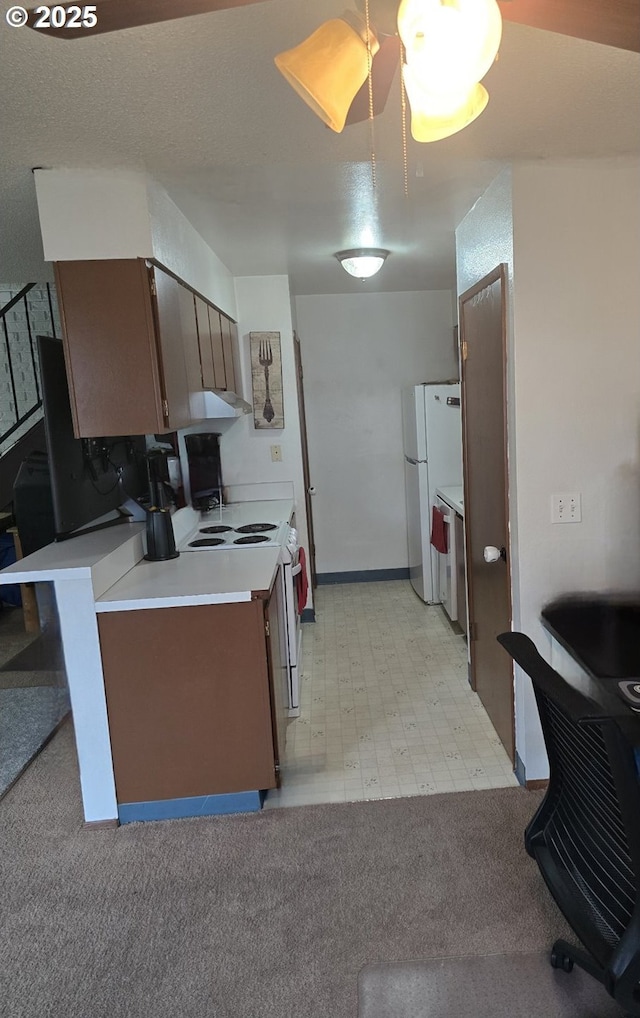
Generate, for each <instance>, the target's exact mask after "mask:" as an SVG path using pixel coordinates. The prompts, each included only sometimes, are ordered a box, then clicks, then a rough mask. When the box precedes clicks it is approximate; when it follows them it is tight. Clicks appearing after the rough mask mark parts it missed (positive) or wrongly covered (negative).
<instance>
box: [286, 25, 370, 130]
mask: <svg viewBox="0 0 640 1018" xmlns="http://www.w3.org/2000/svg"><path fill="white" fill-rule="evenodd" d="M370 48H371V56H372V57H373V56H374V55H375V54H376V53H377V52H378V50H379V48H380V44H379V42H378V40H377V38H376V37H375V35H373V33H372V34H371V35H370ZM275 65H276V67H277V68H278V70H279V71H280V73H281V74H282V75H283V77H284V78H286V80H287V81H288V82H289V84H290V85H291V87H292V88H293V89H294V90H295V91H296V92H297V93H298V95H299V96H300V98H301V99H303V100H304V102H305V103H306V104H307V106H309V107H310V108H311V109H312V110H313V112H314V113H315V114H316V116H318V117H320V119H321V120H322V121H323V122H324V123H325V124H326V125H327V127H330V128H331V130H332V131H336V133H338V134H339V133H340V132H341V131H342V130H343V128H344V125H345V121H346V119H347V114H348V112H349V108H350V106H351V103H352V102H353V99H354V96H355V95H356V93H357V92H358V91H359V90H360V88H361V87H362V85H363V84H364V82H365V81H366V78H367V75H368V72H369V56H368V49H367V43H366V39H363V37H362V35H361V34H360V33H358V32H357V31H356V29H355V28H354V27H353V26H352V25H350V24H349V23H348V22H347V21H345V20H344V19H343V18H332V19H330V20H329V21H325V22H324V23H323V24H322V25H320V27H319V28H317V29H316V30H315V32H312V34H311V35H310V36H309V37H308V38H307V39H305V40H304V41H303V42H301V43H300V44H299V45H298V46H295V47H294V48H293V49H290V50H286V51H285V52H283V53H279V54H278V55H277V56H276V57H275Z"/></svg>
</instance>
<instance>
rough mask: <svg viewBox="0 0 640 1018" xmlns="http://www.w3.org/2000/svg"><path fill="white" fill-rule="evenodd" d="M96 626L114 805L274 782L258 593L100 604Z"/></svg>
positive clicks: (261, 608) (219, 791)
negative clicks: (112, 607) (208, 600)
mask: <svg viewBox="0 0 640 1018" xmlns="http://www.w3.org/2000/svg"><path fill="white" fill-rule="evenodd" d="M238 554H243V553H242V552H238ZM98 629H99V633H100V647H101V651H102V665H103V671H104V682H105V691H106V697H107V708H108V712H109V736H110V739H111V748H112V754H113V767H114V774H115V781H116V794H117V799H118V802H119V803H127V802H148V801H154V800H157V799H174V798H175V799H180V798H187V797H189V796H200V795H219V794H224V793H228V792H243V791H251V790H254V789H263V788H273V787H274V786H275V784H276V778H275V764H274V752H273V733H272V726H271V711H270V698H269V678H268V671H267V660H266V652H265V632H264V611H263V604H262V602H261V601H245V602H242V603H239V604H216V605H193V606H191V607H187V608H150V609H146V610H144V611H123V612H105V613H103V614H100V615H98Z"/></svg>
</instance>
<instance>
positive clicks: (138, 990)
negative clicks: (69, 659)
mask: <svg viewBox="0 0 640 1018" xmlns="http://www.w3.org/2000/svg"><path fill="white" fill-rule="evenodd" d="M539 801H540V795H539V793H531V792H526V791H524V790H522V789H498V790H491V791H486V792H484V791H483V792H461V793H454V794H448V795H434V796H426V797H416V798H410V799H395V800H385V801H378V802H376V801H369V802H359V803H354V804H350V803H346V804H342V803H340V804H335V805H326V806H302V807H292V808H289V809H282V810H272V811H268V812H265V813H262V814H250V815H244V816H235V817H234V816H231V817H219V818H202V819H197V820H176V821H170V822H165V823H149V824H133V825H128V826H125V827H121V828H119V829H117V830H107V831H100V832H98V831H89V830H85V829H83V828H82V817H81V811H80V802H79V793H78V775H77V769H76V763H75V759H74V753H73V743H72V732H71V727H70V725H69V724H68V723H67V724H66V725H65V726H64V727H63V729H62V731H61V732H59V733H58V735H56V737H55V738H54V739H53V740H52V742H51V743H50V744H49V745H48V746H47V748H46V749H45V750H44V752H43V753H42V754H41V755H40V756H39V757H38V758H37V760H36V761H35V762H34V763H33V764H32V765H31V767H30V768H29V769H28V770H27V772H26V773H25V775H23V777H22V778H21V779H20V780H19V781H18V783H17V784H16V785H15V786H14V787H13V789H11V791H10V792H9V793H8V795H7V796H6V797H5V798H4V799H3V800H2V801H1V802H0V830H1V832H2V852H1V856H0V880H1V882H2V888H3V892H2V923H1V924H0V958H1V959H2V963H1V965H0V1002H1V1003H0V1011H1V1014H2V1018H36V1016H37V1018H49V1016H52V1018H103V1016H104V1018H143V1016H144V1018H276V1016H277V1018H312V1016H313V1018H354V1016H355V1015H356V1014H357V980H358V973H359V971H360V969H361V968H362V967H363V966H364V965H366V964H371V963H375V962H383V961H385V962H389V961H402V960H406V959H414V960H415V959H420V958H434V957H447V956H452V955H453V956H461V955H484V954H491V953H501V952H516V951H519V952H533V951H541V950H545V949H546V948H547V947H548V946H549V945H550V943H551V941H552V940H553V939H554V937H555V936H556V935H558V934H560V933H564V934H565V935H566V933H567V931H566V928H565V927H564V924H563V923H562V921H561V919H560V918H559V916H558V914H557V912H556V909H555V906H554V905H553V903H552V902H551V900H550V898H549V895H548V893H547V891H546V889H545V887H544V885H543V882H542V879H541V877H540V876H539V874H538V870H537V867H536V866H535V864H534V863H533V862H532V861H531V860H530V859H529V858H528V857H527V856H526V855H525V852H524V849H523V846H522V833H523V829H524V827H525V824H526V823H527V821H528V820H529V818H530V816H531V814H532V813H533V811H534V809H535V807H536V805H537V803H538V802H539ZM536 1013H537V1011H536V1007H535V1001H532V1010H531V1015H532V1016H533V1015H535V1014H536Z"/></svg>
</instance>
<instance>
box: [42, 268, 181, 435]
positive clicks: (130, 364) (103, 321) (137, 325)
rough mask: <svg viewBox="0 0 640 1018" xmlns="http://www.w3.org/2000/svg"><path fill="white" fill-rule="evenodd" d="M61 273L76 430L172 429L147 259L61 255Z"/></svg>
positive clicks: (99, 432)
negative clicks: (64, 259) (75, 258)
mask: <svg viewBox="0 0 640 1018" xmlns="http://www.w3.org/2000/svg"><path fill="white" fill-rule="evenodd" d="M55 276H56V286H57V290H58V300H59V303H60V313H61V318H62V328H63V342H64V353H65V361H66V367H67V376H68V380H69V393H70V396H71V413H72V416H73V426H74V431H75V434H76V435H77V436H78V437H80V438H97V437H101V436H103V435H144V434H150V433H154V432H156V431H158V432H159V431H163V430H167V424H166V417H165V416H164V413H163V399H164V398H165V397H164V394H163V392H162V381H161V374H160V368H159V364H158V348H157V342H156V332H155V323H154V311H153V305H152V301H151V291H150V287H149V275H148V271H147V266H146V265H145V262H144V261H143V260H141V259H137V258H133V259H130V258H127V259H118V258H116V259H110V260H108V261H103V260H99V261H97V260H95V261H68V262H57V263H56V265H55Z"/></svg>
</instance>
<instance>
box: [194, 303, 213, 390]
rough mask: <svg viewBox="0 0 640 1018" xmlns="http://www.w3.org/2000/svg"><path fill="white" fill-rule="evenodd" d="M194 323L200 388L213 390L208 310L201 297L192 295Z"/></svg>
mask: <svg viewBox="0 0 640 1018" xmlns="http://www.w3.org/2000/svg"><path fill="white" fill-rule="evenodd" d="M194 299H195V307H196V321H197V323H198V343H199V347H200V368H201V375H202V386H203V388H205V389H215V387H216V380H215V374H214V371H213V351H212V349H211V332H210V330H209V308H208V305H207V304H206V303H205V302H204V301H203V299H202V297H198V295H197V294H194Z"/></svg>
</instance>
